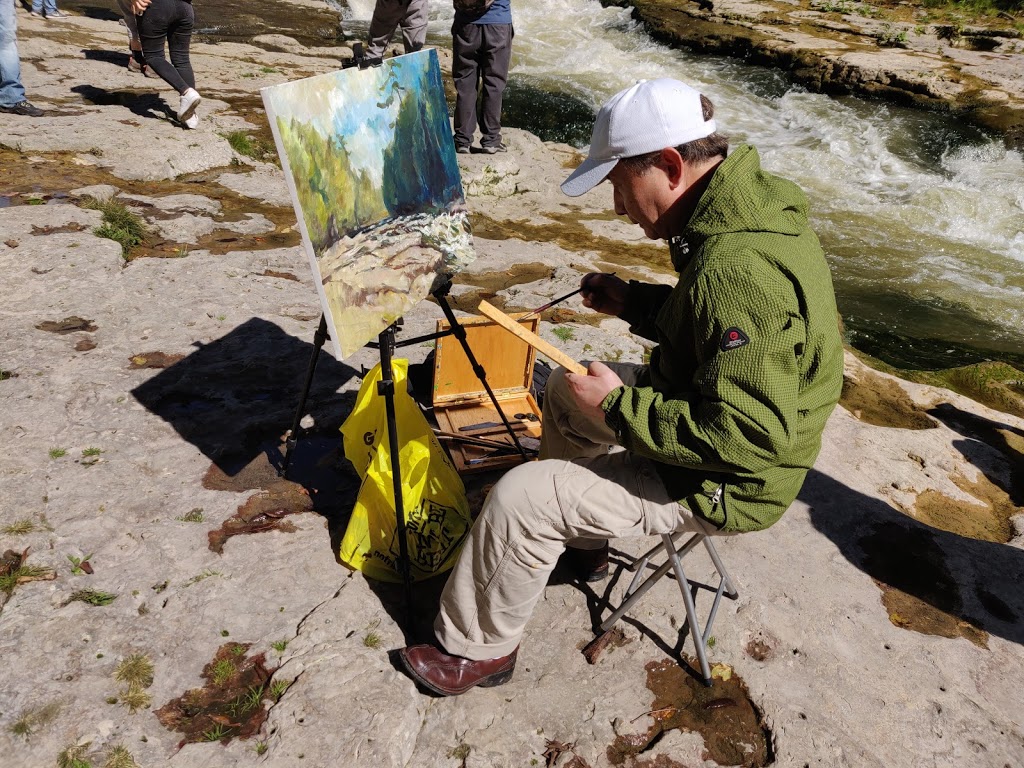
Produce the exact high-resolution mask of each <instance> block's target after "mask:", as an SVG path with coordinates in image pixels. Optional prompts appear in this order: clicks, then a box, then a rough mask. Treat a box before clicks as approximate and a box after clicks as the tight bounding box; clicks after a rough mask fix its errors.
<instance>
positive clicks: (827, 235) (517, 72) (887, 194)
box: [68, 0, 1024, 368]
mask: <svg viewBox="0 0 1024 768" xmlns="http://www.w3.org/2000/svg"><path fill="white" fill-rule="evenodd" d="M68 4H69V5H74V4H75V0H70V2H69V3H68ZM332 5H333V7H334V8H336V9H337V12H338V13H340V15H341V18H342V23H341V28H342V30H343V32H342V33H341V34H342V37H343V38H347V39H352V40H355V39H362V38H365V33H366V27H367V22H368V19H369V17H370V15H371V13H372V10H373V0H348V2H342V3H340V4H339V3H332ZM235 8H237V9H238V10H237V14H245V18H246V19H248V24H247V25H246V24H243V23H242V22H241V21H239V19H240V18H242V17H240V16H237V15H236V16H232V15H231V14H232V12H233V9H235ZM286 8H287V7H286ZM196 10H197V15H199V17H200V20H201V25H200V26H202V27H203V29H204V33H205V36H206V37H207V39H223V38H229V39H230V38H233V37H235V38H237V37H248V36H251V35H252V34H253V33H255V34H259V33H262V32H271V31H280V32H283V33H285V34H291V35H292V36H296V37H299V38H300V39H302V40H303V41H304V42H315V41H316V40H318V39H319V40H321V41H323V42H334V41H333V40H329V38H331V37H332V36H333V33H334V32H335V30H332V28H331V25H330V24H329V23H327V24H325V21H324V18H325V16H324V13H323V12H319V11H318V12H316V13H313V12H311V11H310V10H309V9H296V8H294V7H291V8H287V10H284V9H282V5H281V4H278V3H275V2H273V0H248V1H247V2H245V3H244V4H243V3H241V2H239V0H235V2H222V3H216V4H215V3H213V2H210V3H209V6H207V3H206V2H202V1H201V0H197V2H196ZM325 10H326V8H325ZM513 15H514V19H515V28H516V38H515V44H514V56H513V63H512V70H511V74H510V83H509V89H508V91H507V96H506V115H505V124H507V125H511V126H516V127H522V128H526V129H529V130H531V131H533V132H534V133H537V134H538V135H540V136H541V137H542V138H544V139H548V140H558V141H566V142H569V143H572V144H574V145H576V146H584V145H585V144H586V143H587V142H588V141H589V132H590V126H591V122H592V119H593V113H594V111H596V109H597V107H598V106H600V104H601V103H602V102H603V101H604V100H605V99H607V98H608V97H609V96H611V95H612V94H613V93H615V92H617V91H618V90H620V89H622V88H624V87H627V86H628V85H631V84H632V83H634V82H635V81H636V80H639V79H644V78H648V79H650V78H655V77H676V78H679V79H681V80H684V81H686V82H688V83H689V84H691V85H693V86H694V87H696V88H698V89H700V90H701V91H702V92H703V93H704V94H706V95H707V96H708V97H709V98H711V100H712V101H713V102H714V103H715V105H716V120H717V122H718V126H719V130H720V131H721V132H723V133H726V134H727V135H728V136H730V138H731V140H732V143H733V145H736V144H738V143H742V142H749V143H751V144H754V145H755V146H756V147H757V148H758V150H759V151H760V153H761V157H762V161H763V164H764V166H765V168H766V169H768V170H770V171H772V172H774V173H777V174H779V175H781V176H785V177H787V178H789V179H792V180H793V181H795V182H797V183H798V184H799V185H800V186H801V187H802V188H803V189H804V190H805V191H806V192H807V195H808V197H809V198H810V203H811V218H812V223H813V226H814V228H815V230H816V231H817V233H818V235H819V237H820V238H821V241H822V245H823V246H824V248H825V251H826V253H827V255H828V259H829V263H830V265H831V267H832V272H833V278H834V281H835V285H836V292H837V296H838V299H839V305H840V311H841V312H842V315H843V318H844V321H845V324H846V329H847V335H848V340H849V342H850V343H851V344H853V345H854V346H856V347H858V348H861V349H863V350H865V351H867V352H869V353H871V354H874V355H876V356H878V357H880V358H882V359H883V360H886V361H887V362H890V363H892V364H895V365H898V366H902V367H924V368H937V367H950V366H956V365H963V364H966V363H969V362H977V361H980V360H985V359H1001V360H1006V361H1008V362H1013V363H1015V364H1016V365H1018V367H1024V155H1022V154H1021V152H1019V151H1011V150H1007V149H1006V148H1005V147H1004V145H1003V142H1002V141H1001V140H1000V139H999V138H998V137H994V136H990V135H987V134H985V133H984V132H982V131H980V130H978V129H975V128H972V127H971V126H968V125H965V124H964V123H963V122H961V121H957V120H954V119H950V118H948V117H944V116H942V115H938V114H935V113H930V112H923V111H919V110H912V109H907V108H902V107H896V106H892V105H887V104H885V103H883V102H879V101H871V100H865V99H860V98H856V97H844V98H835V97H831V96H825V95H820V94H814V93H809V92H807V91H806V90H804V89H803V88H801V87H799V86H794V85H792V84H791V83H789V82H788V81H787V80H786V79H785V78H784V77H783V76H782V75H781V74H779V73H777V72H773V71H770V70H765V69H760V68H755V67H750V66H747V65H744V64H742V63H740V62H738V61H734V60H732V59H727V58H721V57H709V56H698V55H696V54H693V53H690V52H687V51H684V50H675V49H672V48H668V47H666V46H664V45H662V44H659V43H656V42H654V41H653V40H651V39H650V38H649V37H648V36H647V35H646V34H645V33H644V32H643V29H642V27H640V26H639V25H637V24H636V23H635V22H633V21H632V20H631V18H630V13H629V10H628V9H621V8H603V7H602V6H601V5H600V3H599V2H597V0H514V2H513ZM451 17H452V10H451V6H450V4H449V3H447V2H444V1H443V0H435V2H433V3H432V8H431V24H430V29H429V37H428V43H431V44H437V45H449V44H450V42H451V37H450V33H449V29H450V26H451ZM232 24H234V25H235V26H234V27H232ZM254 24H255V25H258V26H259V27H260V29H259V31H256V30H255V27H254V26H253V25H254ZM304 25H305V26H304ZM232 29H234V30H235V31H234V32H232ZM397 39H398V37H397V36H396V40H397ZM609 203H610V200H609Z"/></svg>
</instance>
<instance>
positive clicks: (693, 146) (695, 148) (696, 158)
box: [619, 93, 729, 173]
mask: <svg viewBox="0 0 1024 768" xmlns="http://www.w3.org/2000/svg"><path fill="white" fill-rule="evenodd" d="M700 105H701V107H702V108H703V111H704V120H705V121H707V120H710V119H711V118H712V117H714V116H715V105H714V104H712V103H711V100H710V99H709V98H708V97H707V96H705V95H704V94H703V93H702V94H701V95H700ZM675 149H676V151H677V152H678V153H679V154H680V155H681V156H682V158H683V161H684V162H686V163H689V164H691V165H694V164H697V163H703V162H705V161H706V160H711V159H712V158H715V157H725V156H726V154H727V153H728V152H729V137H728V136H724V135H722V134H720V133H712V134H711V135H710V136H705V137H704V138H703V139H695V140H694V141H688V142H687V143H685V144H680V145H679V146H678V147H675ZM659 157H661V151H660V150H659V151H658V152H648V153H646V154H643V155H636V156H635V157H624V158H622V160H620V161H619V162H620V163H622V164H623V165H625V166H626V167H627V168H629V169H630V170H631V171H633V172H634V173H643V172H644V171H646V170H647V169H648V168H653V167H654V166H655V165H657V163H658V158H659Z"/></svg>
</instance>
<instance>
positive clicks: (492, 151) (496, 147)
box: [480, 143, 508, 155]
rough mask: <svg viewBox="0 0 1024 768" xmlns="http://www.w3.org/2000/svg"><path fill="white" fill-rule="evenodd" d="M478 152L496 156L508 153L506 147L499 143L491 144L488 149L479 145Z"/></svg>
mask: <svg viewBox="0 0 1024 768" xmlns="http://www.w3.org/2000/svg"><path fill="white" fill-rule="evenodd" d="M480 151H481V152H483V153H484V154H485V155H496V154H498V153H499V152H508V147H506V146H505V145H504V144H501V143H498V144H492V145H491V146H489V147H485V146H483V145H481V146H480Z"/></svg>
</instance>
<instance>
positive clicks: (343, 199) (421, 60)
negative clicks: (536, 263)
mask: <svg viewBox="0 0 1024 768" xmlns="http://www.w3.org/2000/svg"><path fill="white" fill-rule="evenodd" d="M262 94H263V101H264V103H265V105H266V107H267V112H268V115H269V117H270V122H271V126H272V128H273V131H274V138H275V140H276V142H277V148H278V153H279V155H280V157H281V158H282V160H283V163H284V166H285V175H286V176H287V177H288V179H289V187H290V188H291V190H292V195H293V198H294V201H295V209H296V214H297V216H298V219H299V222H300V225H301V227H302V229H303V235H304V241H305V243H306V246H307V249H308V250H310V251H311V253H310V258H311V260H312V262H313V269H314V275H315V277H316V279H317V280H319V281H320V285H321V292H320V295H321V300H322V301H323V303H324V308H325V313H326V314H327V317H328V319H329V321H330V322H329V327H330V328H331V337H332V338H333V339H334V341H335V345H336V346H335V349H336V353H337V354H338V355H339V357H341V358H344V357H347V356H348V355H350V354H352V353H353V352H355V351H356V350H358V349H359V348H360V347H362V346H364V345H365V344H366V342H368V341H370V340H372V339H374V338H375V337H376V336H377V335H378V334H379V333H380V332H381V331H383V330H384V329H385V328H386V327H387V326H388V325H390V324H391V323H392V322H394V321H395V320H396V319H398V318H399V317H401V316H402V315H403V314H404V313H405V312H406V311H408V310H409V309H411V308H412V307H413V306H415V305H416V304H417V303H418V302H419V301H421V300H423V299H424V298H426V297H427V296H428V295H429V294H430V293H431V291H432V290H434V289H435V288H436V287H438V286H440V285H441V284H442V283H443V282H444V281H445V280H447V279H448V278H449V277H450V276H451V275H453V274H454V273H456V272H458V271H459V270H461V269H462V268H464V267H465V266H466V265H467V264H469V263H470V262H471V261H472V260H473V258H474V253H473V241H472V236H471V234H470V228H469V221H468V219H467V212H466V208H465V198H464V196H463V192H462V181H461V178H460V176H459V167H458V164H457V162H456V159H455V145H454V143H453V142H452V137H451V127H450V125H449V123H448V110H447V107H446V105H445V100H444V89H443V86H442V84H441V70H440V67H439V66H438V62H437V54H436V52H435V51H434V50H426V51H419V52H417V53H413V54H409V55H407V56H399V57H396V58H393V59H388V60H386V61H385V62H384V63H383V64H381V65H380V66H376V67H371V68H368V69H358V68H355V67H352V68H348V69H342V70H339V71H337V72H332V73H329V74H326V75H319V76H317V77H311V78H308V79H305V80H299V81H296V82H293V83H286V84H284V85H278V86H273V87H270V88H264V89H263V91H262Z"/></svg>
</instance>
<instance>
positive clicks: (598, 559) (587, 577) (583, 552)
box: [565, 541, 608, 583]
mask: <svg viewBox="0 0 1024 768" xmlns="http://www.w3.org/2000/svg"><path fill="white" fill-rule="evenodd" d="M565 556H566V559H567V560H568V563H569V567H570V568H571V569H572V572H573V575H574V576H576V578H577V579H579V580H580V581H585V582H587V583H592V582H595V581H601V580H603V579H605V578H606V577H607V576H608V542H607V541H606V542H605V543H604V546H603V547H601V548H600V549H577V548H576V547H566V548H565Z"/></svg>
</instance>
